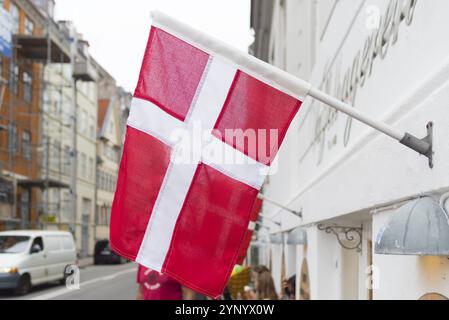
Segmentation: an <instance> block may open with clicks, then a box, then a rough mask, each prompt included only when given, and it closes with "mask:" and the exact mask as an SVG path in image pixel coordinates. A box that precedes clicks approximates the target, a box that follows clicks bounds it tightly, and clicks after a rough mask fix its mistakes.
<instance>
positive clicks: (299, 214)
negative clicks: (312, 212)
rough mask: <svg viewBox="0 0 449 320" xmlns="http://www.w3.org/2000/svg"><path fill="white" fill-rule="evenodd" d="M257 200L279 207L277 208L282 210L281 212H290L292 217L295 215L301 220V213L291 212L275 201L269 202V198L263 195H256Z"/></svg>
mask: <svg viewBox="0 0 449 320" xmlns="http://www.w3.org/2000/svg"><path fill="white" fill-rule="evenodd" d="M258 198H259V199H260V200H264V201H266V202H269V203H271V204H273V205H275V206H276V207H279V208H281V209H283V210H286V211H288V212H291V213H293V214H294V215H296V216H298V217H300V218H302V213H301V212H299V211H295V210H293V209H290V208H288V207H286V206H284V205H282V204H280V203H278V202H276V201H274V200H271V199H270V198H268V197H267V196H265V195H263V194H259V195H258Z"/></svg>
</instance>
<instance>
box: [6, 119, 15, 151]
mask: <svg viewBox="0 0 449 320" xmlns="http://www.w3.org/2000/svg"><path fill="white" fill-rule="evenodd" d="M8 152H10V153H12V154H16V153H17V126H16V125H15V124H11V125H10V126H9V132H8Z"/></svg>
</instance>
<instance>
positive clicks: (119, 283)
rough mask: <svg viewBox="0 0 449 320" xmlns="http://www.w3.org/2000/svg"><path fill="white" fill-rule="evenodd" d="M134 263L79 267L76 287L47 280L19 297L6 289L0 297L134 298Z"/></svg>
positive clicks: (135, 290)
mask: <svg viewBox="0 0 449 320" xmlns="http://www.w3.org/2000/svg"><path fill="white" fill-rule="evenodd" d="M136 272H137V265H136V264H134V263H127V264H123V265H105V266H89V267H86V268H83V269H81V270H80V282H79V283H80V285H79V289H68V288H66V286H65V285H61V284H58V283H50V284H45V285H40V286H36V287H35V288H33V290H32V291H31V292H30V293H29V294H27V295H25V296H21V297H17V296H14V295H13V294H12V293H11V292H10V291H3V290H1V291H0V300H2V299H8V300H11V299H19V300H135V299H136V292H137V284H136Z"/></svg>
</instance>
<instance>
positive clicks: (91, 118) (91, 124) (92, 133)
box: [89, 117, 95, 139]
mask: <svg viewBox="0 0 449 320" xmlns="http://www.w3.org/2000/svg"><path fill="white" fill-rule="evenodd" d="M89 130H90V137H91V138H92V139H95V119H94V117H90V128H89Z"/></svg>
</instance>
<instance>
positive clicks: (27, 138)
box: [22, 131, 31, 161]
mask: <svg viewBox="0 0 449 320" xmlns="http://www.w3.org/2000/svg"><path fill="white" fill-rule="evenodd" d="M22 157H23V159H25V160H27V161H29V160H31V134H30V132H29V131H23V132H22Z"/></svg>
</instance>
